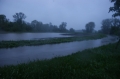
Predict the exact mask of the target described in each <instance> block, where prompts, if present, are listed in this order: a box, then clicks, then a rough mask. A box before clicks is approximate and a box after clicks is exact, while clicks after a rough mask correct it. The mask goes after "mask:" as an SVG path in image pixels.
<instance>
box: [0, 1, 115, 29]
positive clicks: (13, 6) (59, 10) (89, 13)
mask: <svg viewBox="0 0 120 79" xmlns="http://www.w3.org/2000/svg"><path fill="white" fill-rule="evenodd" d="M112 5H113V4H112V3H111V2H110V1H109V0H0V14H5V15H6V17H7V18H8V19H10V20H11V21H13V17H12V16H13V15H14V14H15V13H17V12H23V13H24V14H25V15H26V16H27V18H26V19H25V21H27V22H31V21H32V20H38V21H41V22H43V23H50V22H51V23H52V24H54V25H60V23H61V22H67V29H69V28H71V27H72V28H74V29H75V30H79V29H84V28H85V24H86V23H88V22H91V21H93V22H95V25H96V26H95V29H96V30H98V29H100V27H101V21H102V20H103V19H106V18H111V15H112V13H108V12H109V7H110V6H112Z"/></svg>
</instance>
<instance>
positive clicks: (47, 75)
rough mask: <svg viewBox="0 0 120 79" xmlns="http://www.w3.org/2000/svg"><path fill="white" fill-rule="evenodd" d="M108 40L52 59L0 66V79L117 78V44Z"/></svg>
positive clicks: (119, 59)
mask: <svg viewBox="0 0 120 79" xmlns="http://www.w3.org/2000/svg"><path fill="white" fill-rule="evenodd" d="M114 47H115V44H109V45H105V46H101V47H98V48H94V49H88V50H84V51H82V52H77V53H75V54H72V55H68V56H64V57H57V58H53V59H51V60H42V61H39V60H38V61H34V62H30V63H28V64H20V65H17V66H6V67H0V79H120V75H119V74H120V50H119V49H120V46H119V47H118V49H116V50H115V49H114Z"/></svg>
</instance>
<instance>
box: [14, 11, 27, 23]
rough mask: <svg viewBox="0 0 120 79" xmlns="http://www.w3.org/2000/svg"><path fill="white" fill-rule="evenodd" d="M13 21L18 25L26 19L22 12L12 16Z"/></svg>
mask: <svg viewBox="0 0 120 79" xmlns="http://www.w3.org/2000/svg"><path fill="white" fill-rule="evenodd" d="M13 18H14V21H15V22H17V23H18V24H22V23H23V20H24V19H25V18H26V15H25V14H24V13H22V12H19V13H16V14H14V15H13Z"/></svg>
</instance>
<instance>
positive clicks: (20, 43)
mask: <svg viewBox="0 0 120 79" xmlns="http://www.w3.org/2000/svg"><path fill="white" fill-rule="evenodd" d="M105 36H106V35H103V34H96V35H91V36H78V37H62V38H49V39H47V38H46V39H37V40H19V41H0V48H13V47H19V46H37V45H45V44H58V43H65V42H73V41H82V40H90V39H91V40H92V39H100V38H103V37H105Z"/></svg>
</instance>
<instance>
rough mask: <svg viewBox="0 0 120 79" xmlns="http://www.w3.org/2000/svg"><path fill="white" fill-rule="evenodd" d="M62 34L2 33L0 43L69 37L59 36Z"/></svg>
mask: <svg viewBox="0 0 120 79" xmlns="http://www.w3.org/2000/svg"><path fill="white" fill-rule="evenodd" d="M61 34H62V33H3V34H0V41H2V40H34V39H40V38H54V37H70V36H68V35H61Z"/></svg>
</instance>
